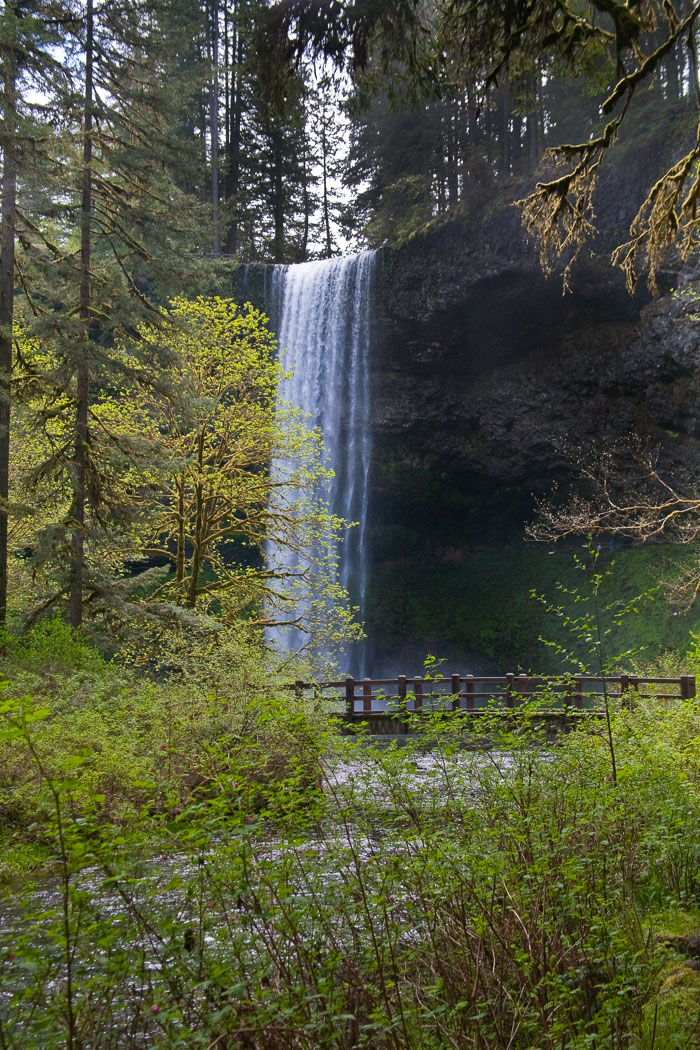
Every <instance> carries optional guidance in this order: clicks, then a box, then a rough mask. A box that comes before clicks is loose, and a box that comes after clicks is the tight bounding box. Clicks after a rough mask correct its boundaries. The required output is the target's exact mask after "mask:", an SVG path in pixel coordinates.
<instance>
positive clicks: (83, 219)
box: [68, 0, 94, 627]
mask: <svg viewBox="0 0 700 1050" xmlns="http://www.w3.org/2000/svg"><path fill="white" fill-rule="evenodd" d="M93 30H94V26H93V0H86V7H85V94H84V99H83V170H82V195H81V204H80V319H81V321H82V322H83V325H84V334H83V342H82V346H81V349H80V353H79V359H78V367H77V373H76V405H75V423H74V435H73V441H74V456H73V502H72V506H71V523H72V529H73V536H72V541H71V567H70V590H69V597H68V616H69V620H70V624H71V627H80V625H81V623H82V622H83V584H84V576H85V497H86V489H87V457H88V382H89V374H88V352H89V346H90V340H91V334H92V333H91V324H90V305H91V304H90V262H91V258H90V257H91V234H92V146H93V61H94V52H93V47H94V43H93Z"/></svg>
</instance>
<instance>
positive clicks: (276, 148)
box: [272, 128, 284, 263]
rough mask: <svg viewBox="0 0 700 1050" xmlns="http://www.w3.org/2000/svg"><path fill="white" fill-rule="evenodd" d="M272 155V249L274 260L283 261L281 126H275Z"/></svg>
mask: <svg viewBox="0 0 700 1050" xmlns="http://www.w3.org/2000/svg"><path fill="white" fill-rule="evenodd" d="M272 156H273V172H272V184H273V192H272V197H273V202H272V210H273V214H274V222H275V233H274V242H273V247H272V251H273V255H274V261H275V262H276V263H281V262H284V191H283V175H282V132H281V131H280V129H279V128H275V129H274V131H273V143H272Z"/></svg>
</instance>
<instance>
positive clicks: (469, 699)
mask: <svg viewBox="0 0 700 1050" xmlns="http://www.w3.org/2000/svg"><path fill="white" fill-rule="evenodd" d="M464 696H465V707H466V709H467V711H473V710H474V703H475V701H474V675H473V674H468V675H465V677H464Z"/></svg>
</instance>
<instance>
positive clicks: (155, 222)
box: [0, 0, 698, 634]
mask: <svg viewBox="0 0 700 1050" xmlns="http://www.w3.org/2000/svg"><path fill="white" fill-rule="evenodd" d="M697 16H698V10H697V8H696V5H693V4H691V3H679V4H676V5H675V6H674V5H670V4H661V5H659V4H654V3H646V4H641V5H638V4H634V5H621V4H617V3H614V2H611V0H606V2H602V0H601V2H596V3H592V4H585V3H584V4H577V3H572V4H569V3H551V2H550V0H532V2H528V3H520V4H515V5H510V4H507V3H506V4H503V5H496V6H495V7H494V6H493V5H491V6H488V5H486V6H484V5H480V4H477V5H475V6H473V7H469V6H467V7H464V6H463V5H461V4H460V3H457V2H455V3H449V4H445V5H433V4H431V3H419V2H413V0H411V2H400V3H393V2H388V0H381V2H377V3H373V4H369V5H366V6H362V5H352V4H350V5H344V4H334V3H330V4H323V3H321V4H317V3H305V2H303V0H299V2H296V0H295V2H292V0H290V2H287V3H282V4H269V3H266V2H264V0H235V2H227V0H208V2H206V3H201V4H192V3H185V2H183V0H153V2H148V3H147V2H142V0H120V2H118V3H117V2H115V3H111V2H110V3H95V2H94V0H86V2H85V3H84V4H79V3H75V2H71V0H66V2H59V0H50V2H49V0H45V2H44V0H42V2H39V0H32V2H26V3H23V2H19V0H18V2H13V3H5V4H4V5H3V8H2V20H1V22H0V49H1V51H2V59H3V67H2V68H3V79H2V108H3V118H4V119H3V125H2V134H1V138H0V148H1V149H2V158H3V167H2V215H3V227H2V230H3V239H2V282H1V283H2V287H1V289H0V349H1V351H2V353H1V355H0V357H1V360H0V369H1V371H2V376H3V388H2V389H3V397H2V403H1V406H0V407H1V409H2V413H3V414H2V418H0V500H2V506H3V508H4V511H3V512H2V513H0V615H1V616H2V617H3V619H4V618H5V616H6V614H7V612H6V611H7V609H8V593H9V601H10V605H11V607H12V608H11V613H12V616H15V617H19V620H18V621H17V622H24V623H33V622H34V621H35V620H36V619H40V618H41V617H43V616H45V615H49V614H53V613H55V612H57V611H65V612H67V615H68V618H69V620H70V623H71V624H72V625H73V626H75V627H77V626H79V625H81V624H82V622H83V620H84V619H85V618H86V615H87V613H89V614H90V618H91V619H92V620H93V621H95V620H97V621H99V622H100V623H101V624H102V625H103V626H104V627H105V629H106V630H107V633H108V634H109V632H110V631H112V630H114V629H115V625H116V624H118V623H122V624H124V623H126V622H128V621H129V619H130V618H132V617H133V616H134V615H135V614H136V610H137V608H138V607H141V606H143V605H144V603H145V604H148V603H150V606H151V613H153V615H155V607H156V605H157V604H158V602H160V603H161V604H160V610H161V612H166V613H167V615H168V616H171V617H175V618H177V617H180V618H182V616H184V615H185V613H184V612H183V611H182V610H189V611H190V613H191V614H192V615H196V614H197V613H198V612H200V611H202V612H206V613H207V615H211V616H213V618H214V619H215V620H216V619H217V618H221V617H223V618H224V619H226V618H227V617H228V618H229V619H230V620H231V621H233V620H235V619H236V618H237V617H238V619H240V620H242V621H243V622H248V623H254V624H255V625H256V628H259V627H260V626H262V624H263V623H264V622H265V619H266V616H267V614H266V613H264V612H262V611H261V610H262V609H263V608H264V602H265V601H268V602H270V601H272V603H273V605H274V603H275V601H276V600H277V601H278V602H279V604H280V609H279V613H280V615H291V614H290V613H289V602H290V601H291V596H290V593H289V592H288V590H286V591H285V588H287V587H288V585H289V584H290V581H289V580H286V581H279V580H274V579H272V578H271V577H270V574H269V573H266V569H265V555H264V551H265V545H266V543H269V542H270V538H271V537H270V530H271V529H272V528H273V526H272V516H271V515H270V514H268V515H267V517H266V514H265V513H264V512H263V511H262V510H261V508H262V507H264V505H265V504H266V503H268V502H269V501H268V496H269V493H266V491H265V483H264V482H263V481H262V480H261V479H262V478H263V477H264V474H265V468H264V463H265V462H266V457H267V458H268V460H269V458H270V457H271V456H274V455H275V449H277V448H278V443H279V442H280V441H282V440H283V439H282V437H281V430H278V431H277V432H275V434H274V435H273V434H272V432H271V431H270V430H267V431H266V430H265V426H264V425H263V424H262V423H261V421H260V418H258V423H257V425H258V426H259V427H262V431H261V430H260V429H259V430H258V431H256V432H255V433H256V439H255V442H254V443H255V451H254V452H253V451H252V450H249V451H248V452H247V453H246V454H247V455H249V456H250V461H249V463H248V466H249V467H250V466H251V464H255V466H254V468H251V469H252V470H253V474H254V475H255V478H256V485H251V486H250V487H249V488H248V489H247V490H246V494H245V496H242V495H241V491H240V489H239V490H235V491H234V489H235V486H233V481H232V478H233V472H232V471H229V473H228V475H227V477H228V482H229V483H230V486H231V487H230V490H229V501H228V503H227V507H226V511H225V512H224V511H220V510H217V511H216V514H219V513H221V514H223V515H224V517H225V523H224V524H221V522H222V521H223V519H222V518H217V519H216V520H217V521H218V522H219V523H220V527H219V526H217V528H213V527H212V528H209V526H210V525H211V522H212V521H213V520H214V518H213V517H211V515H210V517H209V518H208V517H207V515H209V514H210V510H211V507H212V506H213V503H212V502H211V501H212V500H215V499H217V498H218V496H216V495H215V494H213V493H214V489H212V493H210V494H209V495H205V494H204V491H203V488H202V482H201V478H202V476H203V475H202V470H203V469H204V467H205V466H206V469H207V470H209V469H210V468H211V469H212V470H214V468H216V469H217V470H218V469H219V467H220V464H215V463H214V460H213V459H212V456H211V455H207V454H206V452H205V444H204V443H203V439H202V440H200V442H199V444H197V441H196V440H195V437H194V435H195V433H196V429H197V426H202V425H203V424H202V421H201V419H200V418H199V416H198V411H199V407H198V406H201V404H202V397H203V390H202V389H201V388H198V387H197V385H196V383H194V382H193V385H190V386H188V385H187V384H184V385H183V384H182V383H181V384H180V389H179V391H177V396H178V397H177V398H176V397H175V394H176V391H175V388H174V384H173V376H178V375H180V376H183V375H187V376H191V375H192V374H193V369H194V371H196V367H195V366H193V365H192V364H191V363H190V364H189V365H187V366H185V365H184V364H183V361H190V362H191V359H192V354H195V353H196V351H194V350H193V346H194V345H195V344H197V343H198V341H201V334H197V331H196V325H197V324H200V323H203V322H202V318H201V317H195V315H194V314H193V315H192V316H190V315H188V316H187V322H186V323H187V324H189V325H190V326H192V325H194V326H195V328H194V329H193V328H190V331H191V335H190V339H189V342H187V340H185V342H184V343H183V344H182V345H180V349H179V350H177V349H176V350H174V349H173V348H174V347H175V346H176V344H177V339H174V338H173V337H172V336H169V335H168V334H167V330H168V326H169V325H171V324H172V322H173V318H174V317H175V316H179V317H180V321H179V322H178V323H181V324H185V315H186V314H187V307H186V305H183V304H181V306H180V308H179V309H180V313H179V315H178V312H177V310H176V311H174V312H173V311H172V310H171V309H170V307H169V303H170V302H171V301H172V300H173V297H174V296H182V293H183V290H185V289H186V290H187V291H188V292H189V293H193V294H200V295H211V294H214V295H216V294H224V295H228V294H231V292H232V291H234V292H235V289H236V281H235V271H236V267H238V266H239V265H240V264H241V263H294V262H302V261H304V260H309V259H315V258H326V257H329V256H332V255H333V254H335V253H339V252H341V251H345V250H348V249H352V248H357V247H363V246H369V247H372V248H379V247H387V248H390V249H391V250H392V251H395V250H396V249H397V248H400V247H401V246H402V245H409V244H411V243H413V242H415V241H416V239H417V238H420V237H421V236H430V235H431V234H433V233H434V232H435V231H436V230H440V229H441V228H443V227H444V228H445V229H447V227H448V226H449V224H450V223H452V224H454V222H456V221H459V220H460V219H461V218H465V220H467V219H468V218H469V217H470V216H473V215H474V214H475V213H479V214H481V216H482V218H484V221H486V220H487V219H488V215H489V214H493V215H495V214H496V212H497V211H498V210H499V209H502V208H503V207H504V206H508V205H509V204H510V203H511V202H512V201H513V200H516V199H519V198H522V199H520V206H521V210H522V215H523V218H524V220H525V224H526V226H527V228H528V230H529V232H530V233H532V234H534V235H536V236H537V237H539V239H540V246H541V249H542V261H543V263H544V265H545V267H550V268H551V266H552V265H555V266H556V267H557V268H558V269H559V270H560V271H561V270H562V269H564V274H565V278H564V279H565V282H566V281H567V280H568V275H569V266H570V264H571V263H572V261H573V259H574V258H575V257H576V256H579V255H581V254H582V253H584V254H585V252H586V251H587V250H588V247H591V246H592V247H594V248H597V249H598V250H599V251H604V252H605V253H607V252H608V251H609V250H612V249H613V248H615V246H616V245H617V244H619V243H620V242H622V241H624V240H625V237H630V238H631V239H630V240H628V241H627V243H626V244H624V245H623V247H622V248H620V249H619V250H618V255H617V262H618V263H619V265H621V266H622V267H623V269H624V270H625V273H626V278H627V284H628V288H629V289H630V290H634V288H635V286H636V280H637V274H638V271H646V272H647V273H648V275H649V280H650V286H651V287H652V290H654V289H656V290H658V277H659V274H660V273H661V277H662V285H663V283H664V281H666V276H665V275H664V274H663V273H662V272H661V271H660V267H661V266H662V260H663V258H664V252H665V251H666V249H668V248H669V247H670V246H672V245H673V244H674V242H676V241H677V242H678V245H679V247H680V249H681V251H682V252H683V253H684V255H685V256H687V254H688V253H689V252H690V251H692V248H693V245H694V239H693V238H694V235H695V234H694V230H695V218H694V216H695V203H694V201H695V198H696V196H697V193H698V187H697V181H694V179H695V180H696V175H694V174H693V172H694V171H695V170H696V169H695V167H694V165H695V161H696V159H697V150H698V145H697V142H696V141H695V138H694V127H695V120H696V115H697V104H698V87H697V83H698V78H697V49H696V44H695V35H694V28H695V20H696V18H697ZM684 152H685V156H683V154H684ZM608 154H610V156H608ZM596 187H597V194H598V196H595V195H594V191H595V190H596ZM596 209H598V210H599V211H600V213H601V214H602V215H603V218H604V221H603V223H602V224H601V228H600V229H599V230H598V231H596V228H595V225H594V223H595V211H596ZM635 213H636V218H635ZM497 226H498V223H494V228H496V227H497ZM630 231H631V232H630ZM557 260H560V261H557ZM392 265H393V264H391V263H389V264H388V265H387V266H385V272H389V270H390V269H391V266H392ZM448 269H449V267H448ZM456 269H459V267H457V268H456ZM450 280H451V278H450V277H449V274H447V275H446V277H445V282H446V284H448V285H449V282H450ZM666 283H668V282H667V281H666ZM664 287H665V286H664ZM662 290H663V289H662ZM390 294H391V293H389V297H390ZM397 295H398V293H397ZM257 305H261V306H263V307H265V306H266V305H267V304H265V303H258V304H257ZM195 314H196V311H195ZM407 316H408V314H407ZM209 322H211V323H214V321H213V319H212V318H209V321H207V322H206V323H207V324H208V323H209ZM250 323H251V325H253V327H255V326H257V328H258V335H257V336H255V337H253V335H252V334H251V340H252V343H253V344H255V346H256V347H257V350H258V351H259V352H260V354H262V357H261V358H260V359H259V360H258V361H257V363H256V365H255V368H256V369H257V372H256V375H257V377H258V378H257V379H256V380H255V382H254V383H253V384H252V387H251V389H252V388H253V387H254V388H255V389H256V390H257V393H256V394H255V395H254V396H252V395H251V403H254V404H255V408H256V411H258V412H262V414H263V415H264V412H263V406H264V404H266V405H267V411H268V414H269V412H270V411H271V407H270V406H271V403H272V399H271V394H270V391H271V389H272V387H273V386H274V375H273V372H274V368H275V367H276V365H275V364H274V360H273V359H274V350H273V349H272V344H271V343H270V342H269V337H268V336H267V335H265V334H264V333H263V329H264V327H265V321H264V318H263V317H262V314H259V313H257V314H255V318H254V319H253V318H252V315H251V319H250ZM249 334H250V333H249ZM185 344H187V345H185ZM177 345H179V344H177ZM178 353H181V354H182V355H184V357H181V358H180V359H178V360H176V358H177V354H178ZM173 354H175V358H174V357H173ZM188 355H189V357H188ZM265 368H269V369H271V370H272V371H271V372H269V374H268V378H267V380H266V381H265V382H263V380H262V379H261V375H262V373H263V372H264V370H265ZM239 378H240V377H239ZM220 379H221V377H220ZM229 380H230V382H231V383H232V386H231V389H232V390H233V389H234V388H235V385H236V382H238V379H231V377H229ZM229 380H227V381H229ZM221 381H222V382H223V379H222V380H221ZM256 383H257V386H256V385H255V384H256ZM263 388H264V389H263ZM178 398H179V400H178ZM164 405H169V406H170V408H169V409H168V411H172V412H173V413H174V415H175V416H176V417H177V419H178V420H179V422H178V423H177V426H175V427H174V429H173V428H172V427H171V429H170V430H169V431H168V435H167V440H166V434H165V433H164V427H165V430H168V427H170V423H168V424H167V426H165V425H163V426H161V427H160V429H159V430H158V433H155V432H151V431H152V428H151V426H150V424H149V423H148V420H152V419H153V418H156V417H157V413H158V412H159V411H161V410H163V411H164V409H163V406H164ZM11 406H12V413H13V414H12V421H13V422H12V425H9V421H10V410H11ZM147 406H150V407H147ZM185 421H186V422H185ZM216 425H217V426H218V425H219V423H217V424H216ZM236 425H237V426H239V427H241V428H243V427H244V426H245V425H248V426H250V427H252V426H253V424H252V423H250V420H248V422H247V424H244V422H243V421H241V420H239V421H238V422H237V424H236ZM293 429H294V428H293V427H291V428H290V427H287V432H288V433H289V432H291V430H293ZM185 431H186V432H187V434H189V437H190V439H191V441H190V445H189V446H188V447H185V446H186V442H185V444H183V442H184V441H185V439H184V437H183V433H184V432H185ZM296 433H297V439H298V440H297V445H296V446H295V451H294V453H293V454H294V456H296V457H298V459H299V462H301V459H302V458H303V456H302V453H301V449H300V447H299V443H298V442H299V441H301V440H302V438H301V436H300V433H299V431H298V430H297V432H296ZM13 435H14V436H13ZM311 444H313V442H312V443H311ZM304 455H305V456H306V457H307V458H306V466H305V467H304V468H303V469H305V470H307V471H310V474H309V476H311V475H314V472H315V475H314V476H317V477H318V476H319V472H321V471H322V470H323V467H322V465H321V462H320V459H319V456H320V455H321V454H320V451H319V450H318V449H316V450H314V449H313V448H312V447H310V446H309V447H307V448H306V450H305V452H304ZM314 457H316V459H315V463H316V465H315V466H313V465H312V461H313V460H314ZM227 462H228V464H229V466H230V464H231V462H232V461H231V460H228V461H227ZM227 469H228V468H227ZM299 469H300V470H301V469H302V468H301V466H300V468H299ZM188 471H189V473H188ZM198 471H199V473H198ZM240 477H241V476H240V475H238V476H237V478H238V480H237V482H236V484H239V485H240V484H241V481H240ZM307 487H308V488H310V486H307ZM214 488H215V486H214ZM164 493H167V495H164ZM207 501H209V502H207ZM164 503H165V504H166V505H167V506H168V507H170V510H169V512H168V513H169V514H170V517H168V516H167V515H165V516H164V514H163V504H164ZM207 508H208V509H207ZM212 513H213V512H212ZM321 513H322V512H321V509H320V507H319V505H318V504H317V505H316V506H315V509H314V510H313V511H311V510H309V517H308V518H307V525H306V528H307V532H306V535H305V537H303V536H301V535H299V534H296V535H287V536H286V538H285V539H284V540H283V542H285V543H291V544H292V545H296V546H297V547H298V549H300V550H301V548H302V547H303V546H304V543H308V542H310V541H311V537H312V534H314V530H315V534H316V535H320V532H321V531H322V527H321V525H320V519H319V517H318V515H319V514H321ZM314 515H316V518H315V519H314ZM282 518H283V515H280V514H278V515H277V519H276V522H277V524H276V527H277V528H279V529H281V528H283V525H284V523H283V520H282ZM314 522H315V523H314ZM521 524H524V522H521ZM608 524H609V523H608ZM287 527H288V528H289V527H290V526H289V525H288V524H287ZM335 527H336V528H341V527H342V525H341V523H337V522H336V523H335ZM630 527H631V528H632V527H634V523H631V526H630ZM208 530H209V531H208ZM292 531H293V530H292ZM628 531H629V530H628ZM232 566H234V567H235V568H232ZM144 573H145V574H146V575H143V574H144ZM158 573H160V576H159V575H158ZM168 573H174V582H173V581H171V582H168ZM13 574H14V575H13ZM148 574H150V575H148ZM331 575H332V574H331ZM140 576H143V578H142V579H139V577H140ZM11 578H12V581H13V582H12V586H9V581H10V579H11ZM136 580H139V582H138V583H136V582H134V581H136ZM129 581H131V582H129ZM8 587H9V590H8ZM328 587H329V588H332V584H331V583H330V582H328ZM282 592H284V593H282ZM234 594H236V595H237V596H238V597H237V599H236V600H235V601H234V600H233V599H232V597H231V596H232V595H234ZM224 595H225V599H224ZM339 597H340V604H341V606H343V609H344V612H343V614H342V617H341V619H343V623H344V624H345V626H344V627H342V628H341V627H338V630H339V631H341V633H342V631H343V630H346V629H348V630H349V629H350V628H349V617H350V610H349V608H348V606H347V599H346V598H345V599H343V598H342V596H339ZM156 598H157V599H158V602H156V600H155V599H156ZM285 602H286V603H287V604H286V606H285ZM343 602H345V605H343ZM13 603H14V604H13ZM261 603H263V604H262V605H261ZM224 606H226V608H227V609H228V612H226V611H222V610H224ZM283 606H284V607H285V609H286V612H284V613H283V612H282V607H283ZM267 608H268V609H269V608H270V606H269V605H268V606H267ZM234 610H237V611H234ZM149 615H150V614H149ZM188 615H189V614H188Z"/></svg>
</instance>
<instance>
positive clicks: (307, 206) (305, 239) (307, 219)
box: [299, 140, 311, 262]
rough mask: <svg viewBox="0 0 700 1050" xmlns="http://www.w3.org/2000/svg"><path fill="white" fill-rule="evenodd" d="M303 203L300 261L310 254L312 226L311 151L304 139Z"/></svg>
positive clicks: (304, 260)
mask: <svg viewBox="0 0 700 1050" xmlns="http://www.w3.org/2000/svg"><path fill="white" fill-rule="evenodd" d="M301 190H302V203H303V208H304V226H303V229H302V232H301V252H300V258H299V262H306V260H307V258H308V255H309V228H310V226H311V195H310V194H309V151H308V146H307V143H306V140H305V141H304V154H303V157H302V183H301Z"/></svg>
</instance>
